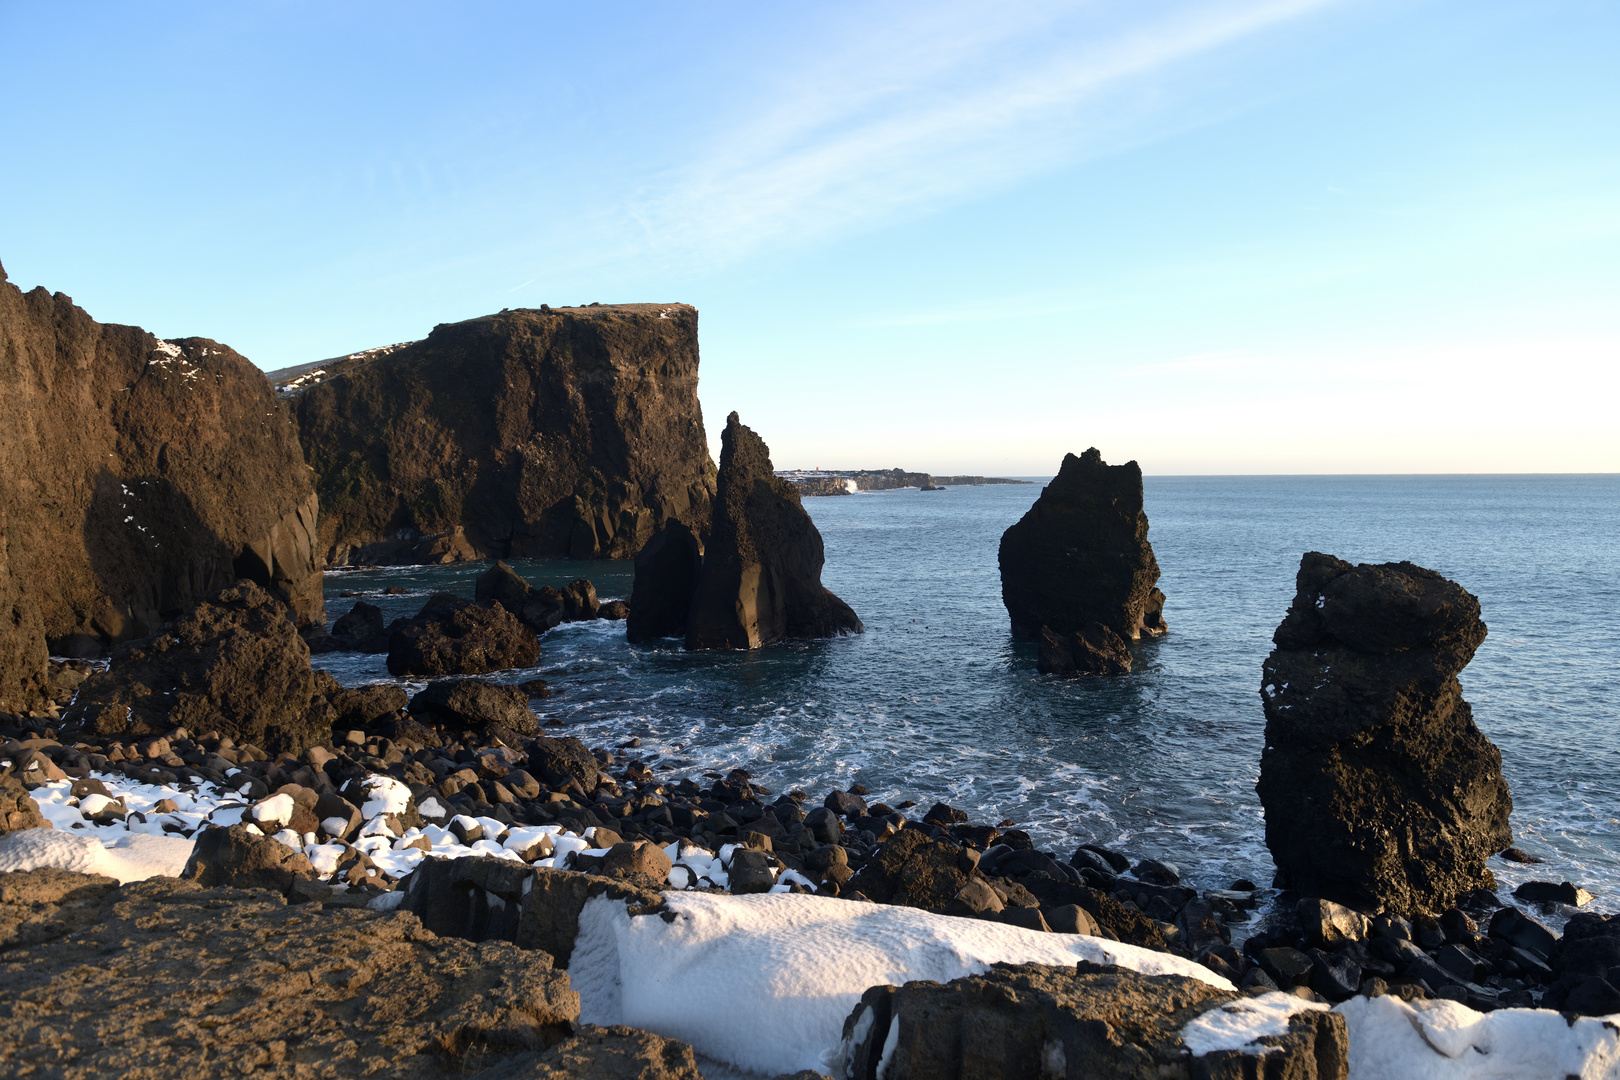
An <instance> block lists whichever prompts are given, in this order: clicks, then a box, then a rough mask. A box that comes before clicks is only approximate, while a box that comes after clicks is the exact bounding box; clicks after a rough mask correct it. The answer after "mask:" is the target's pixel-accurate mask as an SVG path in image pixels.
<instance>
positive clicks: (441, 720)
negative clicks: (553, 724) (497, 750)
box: [410, 679, 540, 745]
mask: <svg viewBox="0 0 1620 1080" xmlns="http://www.w3.org/2000/svg"><path fill="white" fill-rule="evenodd" d="M410 709H411V714H412V715H413V716H417V717H420V718H421V719H422V720H423V721H424V722H425V723H430V724H434V725H437V726H440V727H445V728H452V729H460V728H465V729H469V730H472V731H479V732H487V733H488V734H490V735H491V736H495V737H499V738H500V739H501V740H502V741H503V742H507V743H508V744H509V745H514V744H515V743H516V741H517V738H518V737H519V736H523V735H533V734H535V733H536V732H538V731H539V730H540V721H539V720H537V719H535V715H534V713H533V712H531V711H530V710H529V695H527V694H525V693H524V692H523V691H522V690H519V689H518V688H517V687H515V686H504V685H501V684H499V683H492V682H489V681H487V680H484V679H444V680H442V681H440V682H436V683H431V684H429V686H428V687H427V689H425V690H423V691H421V692H420V693H419V694H417V695H416V696H415V697H413V698H411V704H410Z"/></svg>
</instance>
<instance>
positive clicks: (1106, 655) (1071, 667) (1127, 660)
mask: <svg viewBox="0 0 1620 1080" xmlns="http://www.w3.org/2000/svg"><path fill="white" fill-rule="evenodd" d="M1035 669H1036V670H1037V671H1039V672H1041V673H1042V674H1044V675H1061V676H1072V675H1126V674H1129V673H1130V670H1131V650H1130V647H1129V646H1128V645H1126V644H1125V641H1124V639H1123V638H1121V637H1120V636H1119V635H1118V634H1116V633H1114V632H1113V631H1112V630H1110V629H1109V628H1108V627H1106V626H1104V625H1103V624H1102V623H1100V622H1094V623H1088V624H1087V625H1086V626H1085V628H1084V629H1081V630H1076V631H1075V632H1074V633H1072V634H1054V633H1053V632H1052V630H1051V628H1049V627H1045V626H1043V627H1041V634H1040V642H1039V651H1038V652H1037V653H1036V656H1035Z"/></svg>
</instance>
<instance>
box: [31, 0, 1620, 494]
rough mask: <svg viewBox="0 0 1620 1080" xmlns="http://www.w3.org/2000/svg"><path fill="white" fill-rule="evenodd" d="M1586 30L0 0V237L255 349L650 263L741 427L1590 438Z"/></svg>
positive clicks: (631, 271) (785, 463)
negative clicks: (686, 307) (693, 327)
mask: <svg viewBox="0 0 1620 1080" xmlns="http://www.w3.org/2000/svg"><path fill="white" fill-rule="evenodd" d="M1617 56H1620V5H1617V4H1615V3H1612V2H1606V0H1605V2H1594V0H1587V2H1576V0H1571V2H1565V0H1533V2H1521V3H1500V2H1495V0H1469V2H1466V3H1464V2H1445V0H1435V2H1424V0H1414V2H1406V3H1397V2H1391V0H1171V2H1158V0H1132V2H1124V0H1115V2H1062V0H1050V2H1029V3H1016V2H1002V3H996V4H989V3H979V4H966V3H957V2H953V0H929V2H926V3H921V2H919V3H894V2H884V0H864V2H861V3H843V2H823V3H817V4H811V5H761V4H757V3H729V2H714V3H696V4H685V5H673V4H669V5H661V4H645V3H635V2H622V3H616V4H612V5H580V4H566V5H565V4H553V3H539V2H533V3H495V2H469V3H465V4H439V3H434V4H428V3H414V2H409V0H406V2H390V3H386V4H383V3H361V2H356V3H345V4H331V3H304V2H297V0H282V2H274V3H251V2H244V3H239V4H217V3H206V4H204V3H187V2H178V0H177V2H167V3H144V4H132V3H99V4H98V3H79V4H59V3H44V2H33V0H0V94H3V99H4V101H5V102H6V114H7V123H6V125H5V127H6V132H5V135H4V137H3V138H0V263H3V264H4V267H5V270H6V272H7V274H8V275H9V277H10V279H11V281H12V282H13V283H14V284H16V285H19V286H21V287H22V288H24V289H28V288H32V287H34V286H36V285H43V286H44V287H46V288H47V289H50V290H52V291H61V292H64V293H66V294H68V295H70V296H72V297H73V298H74V300H75V301H76V302H77V303H79V304H80V305H81V306H83V307H84V308H86V309H87V310H88V311H89V312H90V313H91V314H92V315H93V316H95V317H96V318H98V319H100V320H102V321H104V322H125V323H135V324H138V325H141V326H145V327H147V328H148V329H150V330H152V331H153V332H155V333H157V334H159V335H160V336H165V337H180V336H189V335H200V336H204V337H211V338H215V339H217V340H220V341H223V342H226V343H228V344H230V345H231V346H233V347H234V348H236V349H237V350H238V351H240V352H241V353H242V354H244V355H245V356H247V357H249V358H250V359H251V360H253V361H254V362H255V363H256V364H258V365H259V366H260V367H261V368H264V369H266V370H273V369H276V368H280V367H285V366H290V365H293V364H300V363H307V362H310V361H313V360H319V359H322V358H326V357H331V356H337V355H342V354H345V353H348V352H352V351H357V350H359V349H364V348H369V347H373V346H376V345H382V344H387V343H392V342H396V341H407V340H414V339H417V338H421V337H423V336H425V335H426V333H427V332H428V331H429V330H430V329H431V328H432V326H433V325H434V324H436V323H440V322H453V321H456V320H459V319H464V318H470V317H473V316H476V315H481V314H486V313H489V312H492V311H498V310H500V309H502V308H516V307H535V306H538V305H540V304H542V303H549V304H551V305H554V306H561V305H568V304H580V303H589V302H592V301H600V302H603V303H613V302H659V303H667V302H676V301H679V302H685V303H691V304H694V305H696V306H697V308H698V309H699V312H700V340H701V349H702V373H701V381H700V387H699V394H700V398H701V400H702V405H703V409H704V413H705V420H706V426H707V428H708V430H709V432H710V435H711V441H717V439H718V434H719V431H720V428H721V427H722V426H723V424H724V418H725V415H726V414H727V413H728V412H730V411H732V410H734V409H735V410H737V411H739V412H740V414H741V416H742V419H743V421H744V422H745V423H747V424H748V425H749V426H751V427H753V428H754V429H755V430H756V431H758V432H760V434H761V435H762V436H764V438H765V439H766V441H767V442H768V443H769V444H770V446H771V448H772V456H773V458H774V460H775V463H776V465H777V466H778V467H780V468H794V467H799V468H808V467H814V466H821V467H825V468H891V467H896V466H899V467H903V468H906V469H913V470H927V471H931V472H934V473H985V474H992V475H1051V474H1052V473H1053V472H1055V471H1056V468H1057V465H1058V462H1059V461H1060V460H1061V458H1062V456H1063V454H1064V453H1066V452H1070V451H1073V452H1079V451H1081V450H1084V449H1085V448H1086V447H1088V446H1096V447H1098V448H1099V449H1101V450H1102V452H1103V455H1104V457H1105V458H1106V459H1108V460H1109V461H1111V462H1118V461H1123V460H1127V459H1135V460H1137V461H1139V462H1140V463H1141V465H1142V467H1143V469H1144V471H1145V472H1148V473H1151V474H1192V473H1216V474H1221V473H1382V472H1420V473H1422V472H1614V471H1620V421H1617V419H1616V416H1615V414H1616V411H1617V406H1620V374H1617V373H1620V62H1616V59H1615V58H1616V57H1617ZM715 449H716V453H717V452H718V447H717V446H716V448H715Z"/></svg>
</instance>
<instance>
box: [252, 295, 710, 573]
mask: <svg viewBox="0 0 1620 1080" xmlns="http://www.w3.org/2000/svg"><path fill="white" fill-rule="evenodd" d="M697 326H698V316H697V310H696V309H695V308H692V307H691V306H689V305H686V304H614V305H592V306H589V307H582V308H548V307H541V308H538V309H525V310H517V311H503V312H501V313H499V314H496V315H486V316H483V317H481V318H477V319H469V320H467V321H465V322H459V323H451V324H444V325H440V326H436V327H434V328H433V332H432V333H431V334H429V335H428V337H427V338H426V339H425V340H422V341H417V342H412V343H409V344H405V345H399V346H389V347H386V348H382V349H375V350H368V351H367V352H364V353H356V354H353V355H351V356H349V357H343V358H340V359H339V360H336V361H328V362H325V363H323V364H320V365H306V366H305V368H304V369H289V370H288V371H287V372H276V373H273V374H272V376H271V377H272V380H273V381H276V382H277V383H278V384H279V385H280V387H281V388H282V393H283V396H284V398H285V400H287V401H288V402H289V403H290V405H291V407H292V410H293V414H294V416H295V417H296V418H297V422H298V428H299V433H300V436H301V438H302V441H303V446H304V451H305V453H306V455H307V458H308V461H309V464H310V465H311V466H312V467H313V468H314V470H315V484H316V489H317V490H318V491H319V492H320V496H321V511H322V512H321V523H320V534H321V542H322V545H323V548H324V549H326V550H327V551H328V553H329V558H330V560H331V561H332V562H333V563H334V564H342V563H362V562H378V563H389V562H398V563H404V562H425V561H435V562H437V561H450V560H453V559H458V558H478V557H486V556H487V557H497V558H553V557H559V556H572V557H575V558H620V559H622V558H630V557H632V556H634V555H635V554H636V552H637V551H639V550H640V549H641V546H642V545H643V544H645V543H646V542H647V540H648V539H649V538H651V536H652V535H653V534H654V533H655V532H656V531H657V530H658V529H659V528H660V527H662V526H663V524H664V523H665V522H666V521H669V520H671V519H674V520H678V521H681V522H682V523H684V524H686V525H688V526H691V527H692V528H693V529H695V530H698V531H700V532H701V531H704V530H706V528H707V526H708V519H709V508H710V505H711V502H712V499H713V496H714V484H715V480H714V476H715V472H714V465H713V463H712V462H711V461H710V459H709V453H708V444H707V442H706V439H705V436H704V432H703V413H702V409H701V407H700V406H699V405H698V399H697V380H698V339H697ZM435 537H441V538H443V539H442V540H439V541H436V542H429V541H431V540H432V538H435ZM424 538H427V540H424Z"/></svg>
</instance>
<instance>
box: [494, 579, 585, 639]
mask: <svg viewBox="0 0 1620 1080" xmlns="http://www.w3.org/2000/svg"><path fill="white" fill-rule="evenodd" d="M474 590H475V592H474V595H475V596H476V597H477V599H478V602H479V603H481V604H490V603H498V604H500V605H501V606H502V607H504V608H505V609H506V610H507V611H510V612H511V613H512V614H514V615H516V616H517V617H518V618H519V619H520V620H522V622H523V624H524V625H525V626H527V627H528V628H529V629H531V630H533V631H534V632H535V633H537V634H543V633H545V632H546V631H547V630H550V629H551V628H552V627H554V626H556V625H558V624H559V623H561V622H564V621H565V620H566V619H567V618H568V617H569V616H568V606H567V602H566V600H565V599H564V597H563V594H562V593H561V592H560V591H559V590H557V589H553V588H552V587H551V586H549V585H542V586H540V587H539V588H536V587H535V586H533V585H530V584H529V583H528V582H527V581H525V580H524V579H523V577H522V576H521V575H519V574H518V572H517V571H516V570H513V569H512V568H511V567H510V566H507V565H506V564H505V563H504V562H496V564H495V565H494V566H492V567H490V568H489V569H488V570H486V571H484V572H483V573H482V574H479V575H478V580H477V581H476V582H475V583H474Z"/></svg>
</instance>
